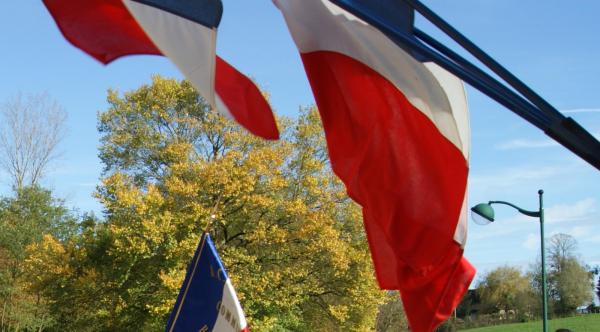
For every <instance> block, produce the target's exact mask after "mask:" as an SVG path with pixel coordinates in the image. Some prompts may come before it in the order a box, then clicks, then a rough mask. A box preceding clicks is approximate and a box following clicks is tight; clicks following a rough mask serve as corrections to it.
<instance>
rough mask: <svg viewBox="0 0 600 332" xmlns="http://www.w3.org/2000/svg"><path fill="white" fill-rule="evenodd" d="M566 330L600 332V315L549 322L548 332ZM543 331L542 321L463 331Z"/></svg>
mask: <svg viewBox="0 0 600 332" xmlns="http://www.w3.org/2000/svg"><path fill="white" fill-rule="evenodd" d="M559 328H566V329H570V330H571V331H573V332H600V314H587V315H581V316H575V317H569V318H560V319H552V320H549V321H548V332H554V331H556V329H559ZM541 330H542V321H535V322H528V323H520V324H506V325H496V326H488V327H480V328H476V329H469V330H463V331H469V332H539V331H541Z"/></svg>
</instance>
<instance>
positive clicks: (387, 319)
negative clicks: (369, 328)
mask: <svg viewBox="0 0 600 332" xmlns="http://www.w3.org/2000/svg"><path fill="white" fill-rule="evenodd" d="M375 330H376V331H377V332H396V331H408V320H407V318H406V314H405V313H404V307H403V306H402V301H401V300H400V296H399V294H398V292H396V291H393V292H388V293H387V297H386V301H385V303H383V304H382V305H380V306H379V312H378V313H377V320H376V325H375Z"/></svg>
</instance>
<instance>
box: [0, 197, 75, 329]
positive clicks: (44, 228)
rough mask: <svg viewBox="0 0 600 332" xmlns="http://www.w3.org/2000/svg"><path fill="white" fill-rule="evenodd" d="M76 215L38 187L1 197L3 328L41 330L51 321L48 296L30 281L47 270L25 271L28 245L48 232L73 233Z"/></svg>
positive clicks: (0, 310) (0, 324) (0, 304)
mask: <svg viewBox="0 0 600 332" xmlns="http://www.w3.org/2000/svg"><path fill="white" fill-rule="evenodd" d="M74 227H75V218H74V217H73V216H72V215H71V214H70V213H69V211H68V210H67V209H66V208H65V207H64V205H63V202H62V201H60V200H57V199H55V198H53V197H52V194H51V192H50V191H48V190H45V189H42V188H40V187H37V186H33V187H24V188H21V189H18V190H17V191H16V193H15V197H6V198H2V199H1V200H0V330H2V331H5V330H13V329H14V330H15V331H18V330H20V329H24V330H26V329H34V330H41V329H43V328H44V327H46V326H47V325H49V324H50V321H51V317H50V316H49V315H48V312H47V307H46V304H45V299H44V298H42V294H41V293H40V292H30V291H29V289H28V282H27V280H28V279H29V278H30V277H40V275H42V274H43V273H44V272H45V271H44V270H38V271H32V272H33V275H29V276H28V275H27V273H26V272H25V269H26V267H25V263H24V261H25V260H26V258H27V257H28V255H27V247H28V246H30V245H32V244H35V243H38V242H40V241H41V240H42V238H43V236H44V234H51V235H52V236H53V237H54V238H57V239H66V238H68V237H70V236H72V235H73V231H74Z"/></svg>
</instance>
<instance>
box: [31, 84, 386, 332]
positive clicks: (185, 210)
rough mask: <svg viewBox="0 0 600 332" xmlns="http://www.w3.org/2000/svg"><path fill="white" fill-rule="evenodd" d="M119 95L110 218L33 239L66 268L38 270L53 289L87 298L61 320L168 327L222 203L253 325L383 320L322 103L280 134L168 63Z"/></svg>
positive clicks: (108, 158) (270, 327)
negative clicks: (206, 96) (252, 122)
mask: <svg viewBox="0 0 600 332" xmlns="http://www.w3.org/2000/svg"><path fill="white" fill-rule="evenodd" d="M108 101H109V105H110V107H109V109H108V110H107V111H106V112H104V113H102V114H101V115H100V124H99V130H100V132H101V134H102V146H101V148H100V156H101V158H102V160H103V162H104V164H105V170H104V178H103V184H102V185H101V186H100V188H99V191H98V197H99V198H100V200H101V202H102V204H103V205H104V208H105V211H106V213H105V221H104V222H103V223H99V224H95V226H94V227H93V228H87V229H85V230H84V231H82V232H81V234H82V236H81V237H79V238H78V239H77V241H72V242H69V243H60V242H59V241H55V240H54V239H52V238H48V239H47V240H46V241H45V242H44V243H45V244H44V243H41V244H39V245H37V246H36V247H34V248H32V256H31V257H32V259H31V260H30V263H31V264H32V266H34V267H35V268H40V269H45V270H48V271H55V273H48V274H47V276H46V278H44V279H43V280H40V281H39V282H38V284H39V285H54V286H53V287H46V288H45V289H52V290H53V292H54V290H59V292H60V293H52V292H48V293H47V296H48V297H49V298H51V299H53V301H56V303H59V302H60V301H64V299H69V301H70V302H71V303H76V305H71V306H68V307H67V308H64V307H61V308H60V309H58V308H56V312H58V311H59V310H60V311H61V314H60V318H59V322H60V324H61V326H63V327H65V328H67V329H73V330H86V328H87V327H86V326H89V325H90V322H93V324H94V326H95V329H96V330H130V329H131V328H132V327H135V328H139V329H140V330H144V331H159V330H162V329H163V328H164V324H165V323H166V319H167V317H168V314H169V312H170V310H171V308H172V306H173V304H174V301H175V298H176V296H177V292H178V289H179V286H180V285H181V282H182V280H183V277H184V274H185V268H186V266H187V264H188V263H189V261H190V259H191V256H192V254H193V252H194V249H195V247H196V245H197V242H198V239H199V237H200V233H201V231H202V230H203V229H204V228H205V227H207V223H208V222H209V220H211V218H210V216H211V214H213V213H215V215H216V218H215V220H214V222H213V224H212V225H211V234H212V236H213V239H214V242H215V244H216V247H217V249H218V250H219V253H220V256H221V258H222V260H223V262H224V265H225V266H226V267H227V269H228V274H229V276H230V278H231V279H232V281H233V284H234V285H235V287H236V291H237V293H238V296H239V298H240V301H241V302H242V305H243V307H244V310H245V313H246V315H247V318H248V320H249V322H250V325H251V328H252V330H255V331H286V330H294V331H299V330H306V331H331V330H338V329H347V330H350V331H365V330H371V329H372V328H373V327H374V325H375V321H374V318H375V313H376V311H377V308H378V306H379V304H380V303H382V301H383V299H384V293H383V292H381V291H379V290H378V288H377V286H376V284H375V280H374V274H373V270H372V266H371V261H370V255H369V252H368V248H367V244H366V239H365V236H364V232H363V230H362V223H361V211H360V209H359V208H358V206H357V205H355V204H354V203H352V202H351V201H350V200H349V198H348V197H347V195H346V193H345V190H344V187H343V185H342V184H341V183H340V182H339V181H338V180H337V179H336V178H335V177H334V176H333V175H332V173H331V171H330V169H329V165H328V161H327V154H326V150H325V144H324V138H323V136H322V134H321V133H322V130H321V127H320V123H319V120H318V119H319V118H318V115H317V112H316V110H315V109H314V108H309V109H305V110H304V111H303V113H302V115H301V116H300V117H299V118H298V119H297V120H295V121H292V120H283V121H282V122H281V123H282V126H283V130H282V132H283V135H282V139H281V140H280V141H278V142H267V141H263V140H261V139H257V138H255V137H252V136H250V135H248V134H246V133H245V132H243V131H242V130H240V129H239V128H238V127H237V126H235V125H234V124H232V123H230V122H228V121H227V120H225V119H224V118H222V117H220V116H219V115H217V114H215V113H214V112H210V111H209V106H208V105H207V104H206V103H204V101H203V100H202V99H201V98H200V97H199V96H198V94H197V93H196V92H195V90H194V89H193V88H192V87H191V85H190V84H189V83H188V82H186V81H183V82H178V81H175V80H170V79H164V78H161V77H158V76H156V77H154V78H153V80H152V84H150V85H144V86H141V87H140V88H139V89H137V90H135V91H131V92H128V93H125V94H124V95H123V96H121V95H119V94H118V93H117V92H114V91H110V92H109V96H108ZM214 211H216V212H214ZM64 262H69V263H68V265H67V266H65V263H64ZM92 299H96V300H95V301H93V300H92ZM90 303H91V304H90ZM74 317H77V318H74Z"/></svg>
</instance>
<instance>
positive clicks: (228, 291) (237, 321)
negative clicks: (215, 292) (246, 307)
mask: <svg viewBox="0 0 600 332" xmlns="http://www.w3.org/2000/svg"><path fill="white" fill-rule="evenodd" d="M246 325H247V323H246V318H245V317H244V312H243V311H242V307H241V305H240V302H239V301H238V298H237V295H235V291H234V290H233V286H232V285H231V282H230V281H229V278H228V279H227V281H226V282H225V285H224V286H223V298H222V299H221V303H220V305H219V316H218V318H217V321H216V322H215V327H214V328H213V330H212V331H213V332H240V331H241V330H242V329H244V328H245V327H246Z"/></svg>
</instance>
